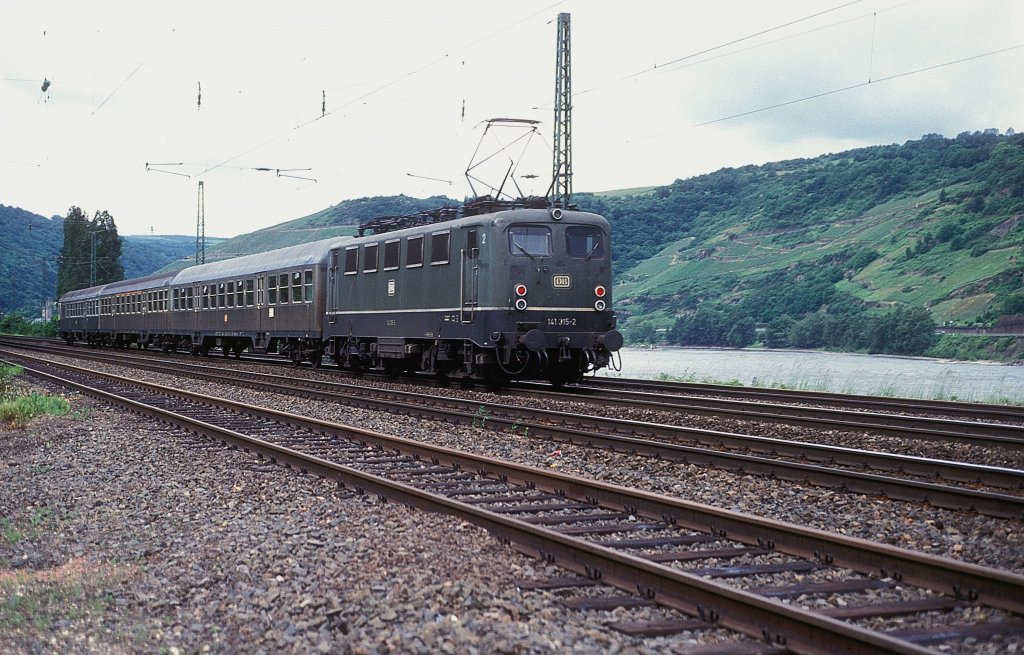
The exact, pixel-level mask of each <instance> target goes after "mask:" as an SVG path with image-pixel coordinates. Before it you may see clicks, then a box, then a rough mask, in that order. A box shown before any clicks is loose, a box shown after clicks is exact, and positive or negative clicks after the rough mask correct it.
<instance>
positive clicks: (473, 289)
mask: <svg viewBox="0 0 1024 655" xmlns="http://www.w3.org/2000/svg"><path fill="white" fill-rule="evenodd" d="M461 267H462V270H461V274H460V279H459V297H460V298H461V300H462V311H461V319H462V322H463V323H472V322H473V320H474V318H475V316H474V313H475V311H476V308H477V305H478V301H479V299H478V296H479V292H480V245H479V244H478V243H477V231H476V228H470V229H469V231H468V232H467V233H466V247H465V248H463V249H462V257H461Z"/></svg>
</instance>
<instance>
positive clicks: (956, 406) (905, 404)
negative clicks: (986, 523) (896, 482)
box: [582, 376, 1024, 424]
mask: <svg viewBox="0 0 1024 655" xmlns="http://www.w3.org/2000/svg"><path fill="white" fill-rule="evenodd" d="M582 386H584V387H590V388H594V389H597V390H600V391H606V390H619V391H625V392H631V391H640V392H643V391H644V390H647V391H648V392H657V393H662V394H672V395H679V396H693V395H695V394H700V395H703V396H707V395H712V396H719V397H726V398H737V399H743V400H749V399H759V400H764V401H768V402H777V403H814V404H818V405H825V406H830V407H837V408H845V409H852V408H858V407H859V408H862V409H870V410H878V411H887V412H891V411H905V412H914V413H920V414H932V415H938V416H948V417H951V418H964V417H973V418H975V419H977V420H987V421H1002V422H1007V423H1021V424H1024V406H1016V405H995V404H990V403H980V402H972V401H957V400H928V399H918V398H900V397H882V396H869V395H865V394H844V393H831V392H824V391H799V390H793V389H769V388H767V387H735V386H730V385H725V384H710V383H699V382H668V381H661V380H641V379H638V378H611V377H604V376H594V377H591V378H587V380H586V381H584V383H583V384H582Z"/></svg>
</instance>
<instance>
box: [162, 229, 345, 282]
mask: <svg viewBox="0 0 1024 655" xmlns="http://www.w3.org/2000/svg"><path fill="white" fill-rule="evenodd" d="M350 239H351V237H332V238H330V239H323V240H321V241H313V242H311V243H303V244H300V245H297V246H289V247H287V248H278V249H277V250H271V251H269V252H261V253H257V254H255V255H245V256H243V257H235V258H233V259H225V260H222V261H219V262H211V263H209V264H200V265H198V266H190V267H189V268H186V269H184V270H182V271H180V272H179V273H178V275H177V276H176V277H175V278H174V280H173V281H172V282H171V284H173V285H179V284H191V283H192V282H204V281H207V280H218V279H223V278H233V277H245V276H247V275H253V274H255V273H264V272H266V271H276V270H281V269H286V268H301V267H305V266H316V265H318V264H321V263H324V262H326V261H327V256H328V253H330V251H331V248H335V247H337V246H338V245H340V244H343V243H345V242H346V241H348V240H350Z"/></svg>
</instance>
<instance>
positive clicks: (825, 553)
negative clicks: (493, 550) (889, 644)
mask: <svg viewBox="0 0 1024 655" xmlns="http://www.w3.org/2000/svg"><path fill="white" fill-rule="evenodd" d="M43 363H44V364H46V365H49V366H53V367H55V368H61V369H64V370H69V371H74V372H76V373H78V374H80V375H86V376H91V377H96V378H100V379H103V380H108V381H110V382H114V383H121V384H125V383H127V384H131V385H132V386H135V387H138V388H141V389H148V390H150V391H151V392H153V393H159V394H162V395H166V396H170V397H174V398H178V399H183V400H188V401H190V402H202V403H205V404H208V405H210V406H213V407H219V408H223V409H227V410H229V411H232V412H236V413H242V414H245V415H249V416H255V417H258V418H260V419H262V420H266V421H277V422H280V423H284V424H287V425H291V426H294V427H297V428H302V429H306V430H310V431H312V432H316V433H318V434H328V433H332V434H337V435H339V436H343V437H344V438H346V439H351V440H354V441H357V442H360V443H363V444H373V445H374V446H377V447H380V448H382V449H388V450H397V451H401V452H406V453H409V454H412V455H414V456H416V457H418V458H420V459H423V460H426V461H431V462H434V463H437V464H441V463H443V464H446V465H449V466H453V467H455V468H457V469H465V470H471V471H477V472H479V473H481V474H486V475H488V476H493V477H494V479H498V480H508V481H514V482H516V483H518V484H524V485H526V486H527V487H529V488H536V489H543V490H546V491H549V492H551V493H554V494H556V495H558V496H565V497H568V498H573V499H577V500H580V501H583V502H587V503H591V504H594V505H600V506H602V507H608V508H616V509H621V510H622V511H624V512H627V513H629V514H634V515H638V516H644V517H648V518H651V519H654V520H661V521H664V522H666V523H668V524H671V525H675V526H682V527H686V528H688V529H692V530H696V531H701V532H709V533H711V534H713V535H716V536H719V537H721V538H728V539H734V540H736V541H740V542H743V543H747V544H750V545H756V546H758V547H761V548H769V549H774V550H778V551H779V552H783V553H787V554H789V555H794V556H797V557H803V558H807V559H810V560H812V561H817V562H820V563H822V564H826V565H834V566H840V567H844V568H849V569H852V570H854V571H857V572H859V573H863V574H866V575H879V574H880V575H882V576H883V577H891V578H893V579H894V580H898V581H902V582H905V583H907V584H912V585H915V586H919V587H924V588H928V589H932V590H934V591H937V592H939V593H943V594H946V595H950V596H952V597H954V598H957V599H964V600H968V601H973V602H979V603H981V604H984V605H989V606H992V607H998V608H1001V609H1004V610H1007V611H1010V612H1013V613H1016V614H1022V613H1024V576H1021V575H1017V574H1014V573H1009V572H1005V571H1000V570H995V569H988V568H985V567H981V566H977V565H974V564H969V563H966V562H960V561H956V560H950V559H945V558H941V557H936V556H933V555H927V554H923V553H915V552H911V551H906V550H902V549H899V548H895V547H893V546H889V545H886V544H880V543H875V542H870V541H867V540H863V539H857V538H853V537H847V536H842V535H837V534H832V533H828V532H825V531H822V530H816V529H813V528H805V527H802V526H796V525H791V524H786V523H782V522H778V521H772V520H770V519H765V518H761V517H757V516H753V515H748V514H742V513H739V512H734V511H730V510H725V509H720V508H715V507H712V506H709V505H704V504H700V503H693V502H688V501H684V500H680V499H676V498H672V497H669V496H664V495H661V494H655V493H650V492H645V491H639V490H634V489H629V488H625V487H621V486H618V485H613V484H609V483H605V482H599V481H591V480H585V479H579V478H574V477H571V476H568V475H564V474H561V473H557V472H554V471H549V470H544V469H538V468H534V467H529V466H524V465H520V464H515V463H511V462H503V461H496V460H493V459H490V458H487V457H483V456H479V455H474V454H472V453H465V452H461V451H457V450H453V449H448V448H442V447H438V446H433V445H430V444H425V443H421V442H417V441H413V440H410V439H405V438H401V437H395V436H389V435H385V434H381V433H378V432H374V431H371V430H365V429H361V428H356V427H352V426H345V425H339V424H335V423H330V422H326V421H320V420H317V419H313V418H308V417H304V416H298V415H295V414H289V413H286V412H279V411H276V410H271V409H267V408H262V407H256V406H253V405H248V404H246V403H240V402H235V401H229V400H224V399H220V398H213V397H209V396H203V395H201V394H194V393H190V392H187V391H183V390H180V389H174V388H171V387H165V386H162V385H156V384H152V383H146V382H141V381H135V380H126V379H125V378H124V377H122V376H117V375H112V374H108V373H102V372H98V371H92V370H90V369H82V368H80V367H75V366H72V365H69V364H60V363H54V362H43ZM25 368H26V371H29V372H31V373H33V374H37V375H40V376H41V377H45V378H47V379H51V380H54V381H57V382H58V383H60V384H64V383H65V382H64V381H63V380H61V379H60V378H56V377H54V376H51V375H49V374H46V373H44V372H42V371H38V370H37V369H33V368H31V367H25ZM218 430H219V428H218ZM289 456H291V455H290V454H289ZM300 468H301V467H300ZM363 475H365V474H360V476H363ZM371 477H374V476H371ZM360 479H364V478H362V477H360ZM373 483H374V484H384V483H387V484H390V482H388V481H384V480H382V479H379V478H375V477H374V480H373ZM403 502H404V501H403ZM453 506H455V505H449V507H453ZM486 514H487V515H488V516H490V515H491V514H493V513H491V512H486ZM495 516H497V515H495ZM489 520H493V519H489ZM554 534H558V536H559V538H563V537H565V535H562V534H559V533H554ZM545 538H546V537H545ZM556 541H557V540H556ZM565 543H568V542H562V546H564V545H565ZM554 546H557V544H554V545H553V547H554ZM591 546H593V544H591ZM570 559H571V558H570ZM629 559H637V558H629ZM638 561H639V562H642V563H643V565H644V567H648V569H647V570H648V573H650V572H651V571H658V572H660V571H661V570H662V568H663V567H659V566H654V568H650V567H652V564H651V563H650V562H649V561H646V560H638ZM560 562H561V560H560ZM607 562H608V563H609V564H610V565H614V566H620V565H627V564H628V566H630V567H632V566H633V563H631V562H628V561H626V562H624V561H622V560H619V559H615V558H612V559H609V560H607ZM588 566H589V565H588ZM568 568H570V569H572V570H577V571H578V570H580V568H581V567H580V566H573V565H568ZM586 570H589V572H590V574H591V576H592V577H602V578H603V579H607V578H606V576H607V575H608V574H609V572H608V571H605V570H604V568H602V567H598V568H596V569H595V568H593V567H589V568H588V569H586ZM669 570H670V571H672V573H673V574H679V573H680V572H679V571H676V570H671V569H669ZM595 574H596V575H595ZM613 575H614V574H613ZM683 577H684V578H688V577H693V576H683ZM641 579H643V580H648V578H647V577H644V576H641ZM698 580H700V578H698ZM632 582H633V584H636V579H635V578H634V579H632ZM687 582H690V581H688V580H687ZM702 582H704V583H707V585H708V587H707V588H706V589H705V590H710V589H717V588H718V587H719V586H721V585H718V584H716V583H713V582H710V581H707V580H702ZM642 589H643V590H645V593H646V592H647V590H653V592H654V593H655V596H656V598H658V601H659V602H661V600H662V599H661V598H660V597H658V596H657V594H659V593H664V592H661V591H659V590H660V589H661V586H660V585H659V584H656V583H653V581H652V584H651V585H647V586H642ZM730 591H732V592H736V591H737V590H735V589H731V588H730ZM748 595H750V596H753V594H747V593H746V592H743V593H742V594H741V596H742V597H744V598H745V597H746V596H748ZM757 598H760V597H757ZM762 600H763V599H762ZM673 602H676V601H673ZM678 602H681V603H684V607H687V608H694V604H693V602H692V600H686V599H685V598H684V599H683V600H681V601H678ZM666 604H667V603H666ZM755 604H756V603H755ZM670 606H674V605H670ZM771 607H772V608H774V607H775V604H774V603H772V604H771ZM712 609H713V608H712ZM705 610H708V608H707V607H705ZM684 611H685V610H684ZM716 611H717V610H716ZM705 615H706V612H705ZM719 616H722V615H721V613H720V612H719ZM818 618H821V617H818ZM723 624H725V625H729V624H727V623H723ZM841 625H844V626H845V625H846V624H841ZM846 627H851V626H846ZM786 643H787V644H788V645H789V646H790V647H792V644H793V641H792V640H790V639H787V642H786ZM808 652H815V651H808ZM833 652H835V651H833ZM899 652H903V651H899ZM906 652H919V651H906ZM925 652H926V651H925Z"/></svg>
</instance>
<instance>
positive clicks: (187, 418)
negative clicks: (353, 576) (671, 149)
mask: <svg viewBox="0 0 1024 655" xmlns="http://www.w3.org/2000/svg"><path fill="white" fill-rule="evenodd" d="M26 370H28V371H29V372H30V373H31V374H33V375H36V376H38V377H41V378H43V379H46V380H50V381H51V382H53V383H57V384H61V385H64V386H72V387H74V388H76V389H78V390H79V391H80V392H82V393H86V394H89V395H92V396H94V397H97V398H100V399H102V400H104V401H108V402H114V403H118V404H120V405H121V406H124V407H128V408H130V409H131V410H132V411H136V412H142V413H145V414H146V415H148V416H152V417H154V418H155V419H157V420H161V421H166V422H171V423H173V424H175V425H178V426H180V427H182V428H184V429H187V430H189V431H192V432H194V433H196V434H202V435H204V436H208V437H210V438H212V439H214V440H216V441H218V442H221V443H224V444H227V445H231V446H235V447H238V448H242V449H245V450H247V451H253V452H257V453H259V454H260V455H261V456H262V457H264V458H266V459H268V460H269V461H271V462H274V463H278V464H282V465H285V466H288V467H290V468H293V469H296V470H299V471H302V472H306V473H311V474H315V475H320V476H323V477H327V478H330V479H335V480H338V481H339V483H341V484H344V485H345V486H348V487H351V488H354V489H356V490H358V491H360V492H363V493H372V494H378V495H380V496H382V497H386V498H389V499H391V500H393V501H397V502H402V503H405V504H408V505H411V506H415V507H420V508H424V509H428V510H430V511H440V512H445V513H449V514H455V515H457V516H460V517H462V518H463V519H464V520H467V521H471V522H473V523H475V524H477V525H480V526H482V527H484V528H486V529H488V530H489V531H491V532H492V534H494V535H495V536H496V537H498V538H499V539H502V540H505V541H507V542H509V543H511V544H512V545H513V546H514V547H516V548H517V549H518V550H521V551H522V552H525V553H527V554H530V555H533V556H539V557H541V558H543V559H545V560H547V561H550V562H554V563H557V564H559V565H560V566H562V567H564V568H566V569H568V570H570V571H573V572H575V573H576V574H577V575H578V576H579V577H576V578H573V579H570V580H561V579H560V580H552V581H550V583H549V585H551V586H556V587H563V588H569V587H575V588H588V587H594V586H596V585H604V586H607V585H611V586H612V587H615V588H617V589H620V590H625V591H627V592H630V595H628V596H623V595H621V593H619V592H610V591H609V592H606V593H604V594H601V595H600V596H599V597H596V596H593V595H590V596H586V595H585V596H582V597H580V598H578V599H576V600H574V601H572V602H573V603H575V604H576V605H577V606H580V607H588V606H590V607H592V606H597V605H602V606H611V605H614V604H618V606H623V605H629V604H636V603H657V604H659V605H662V606H665V607H669V608H672V609H675V610H678V611H680V612H683V613H684V614H686V615H687V616H688V617H689V618H686V619H679V620H676V621H675V625H676V626H677V627H681V626H691V627H690V628H687V629H693V627H692V626H694V625H697V626H709V627H711V626H723V627H727V628H730V629H733V630H738V631H740V632H743V633H745V634H747V635H751V636H754V637H756V638H759V639H762V640H764V643H765V645H766V648H770V647H784V648H786V649H787V650H789V651H790V652H795V653H826V652H827V653H877V652H892V653H927V652H933V651H929V650H928V649H927V648H925V647H924V645H925V644H934V643H941V642H948V641H953V640H963V639H967V638H973V639H984V638H985V637H986V636H990V635H993V634H1001V635H1017V634H1024V621H1022V620H1021V618H1020V614H1021V613H1022V612H1024V576H1019V575H1015V574H1011V573H1007V572H1002V571H996V570H991V569H986V568H983V567H979V566H975V565H971V564H965V563H962V562H956V561H952V560H946V559H942V558H937V557H932V556H928V555H922V554H917V553H912V552H909V551H904V550H901V549H897V548H893V547H890V546H886V545H883V544H877V543H871V542H867V541H863V540H859V539H853V538H848V537H842V536H838V535H834V534H831V533H826V532H822V531H818V530H812V529H808V528H802V527H798V526H793V525H788V524H784V523H779V522H775V521H771V520H767V519H762V518H757V517H752V516H749V515H743V514H738V513H735V512H730V511H727V510H720V509H716V508H712V507H708V506H705V505H699V504H695V503H687V502H684V501H680V500H675V499H672V498H668V497H664V496H659V495H656V494H650V493H645V492H640V491H635V490H630V489H626V488H623V487H618V486H614V485H609V484H604V483H600V482H590V481H586V480H580V479H576V478H572V477H569V476H565V475H562V474H559V473H556V472H551V471H545V470H541V469H535V468H531V467H525V466H520V465H515V464H510V463H507V462H502V461H498V460H493V459H489V458H485V457H479V456H475V455H470V454H466V453H462V452H459V451H453V450H450V449H444V448H439V447H435V446H429V445H425V444H422V443H418V442H415V441H410V440H407V439H402V438H400V437H391V436H388V435H383V434H380V433H376V432H371V431H367V430H361V429H357V428H352V427H348V426H342V425H337V424H330V423H324V422H321V421H316V420H313V419H308V418H304V417H301V416H296V415H291V414H287V413H282V412H276V411H272V410H268V409H264V408H257V407H252V406H248V405H244V404H241V403H234V402H229V401H224V400H220V399H216V398H211V397H206V396H201V395H197V394H192V393H188V392H185V391H181V390H177V389H171V388H167V387H161V386H158V385H152V384H146V383H141V382H129V381H126V380H125V379H124V378H123V377H122V376H117V375H110V374H103V373H97V372H94V371H89V370H86V369H81V368H79V367H73V366H69V365H66V364H57V363H52V362H44V363H38V364H33V365H31V366H30V367H27V369H26ZM604 586H602V587H601V588H606V587H604ZM836 594H842V595H843V596H842V597H843V598H845V599H846V601H845V603H844V604H845V607H842V606H839V605H836V606H833V607H830V608H826V609H824V610H820V609H819V610H811V609H809V608H807V607H805V606H804V605H805V604H806V599H808V598H812V597H822V596H827V597H829V598H834V597H836V596H835V595H836ZM779 599H787V602H782V601H781V600H779ZM567 604H571V603H570V602H567ZM979 608H983V609H984V613H985V615H986V616H987V617H988V620H986V621H980V622H979V621H973V620H971V617H972V616H976V613H977V611H978V609H979ZM923 612H931V613H935V612H943V613H944V616H945V617H946V618H947V619H948V621H947V622H946V623H945V624H944V625H942V626H940V627H936V628H933V629H927V630H899V629H897V626H898V625H899V624H898V623H895V622H889V621H887V619H886V618H885V617H902V618H904V619H907V617H911V618H912V617H914V616H915V615H917V614H920V613H923ZM869 625H870V626H872V628H869V627H866V626H869ZM670 627H671V626H666V625H648V626H630V627H629V628H630V629H632V630H634V631H637V633H641V634H642V633H643V631H644V630H650V631H652V632H655V631H658V630H666V629H668V628H670Z"/></svg>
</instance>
